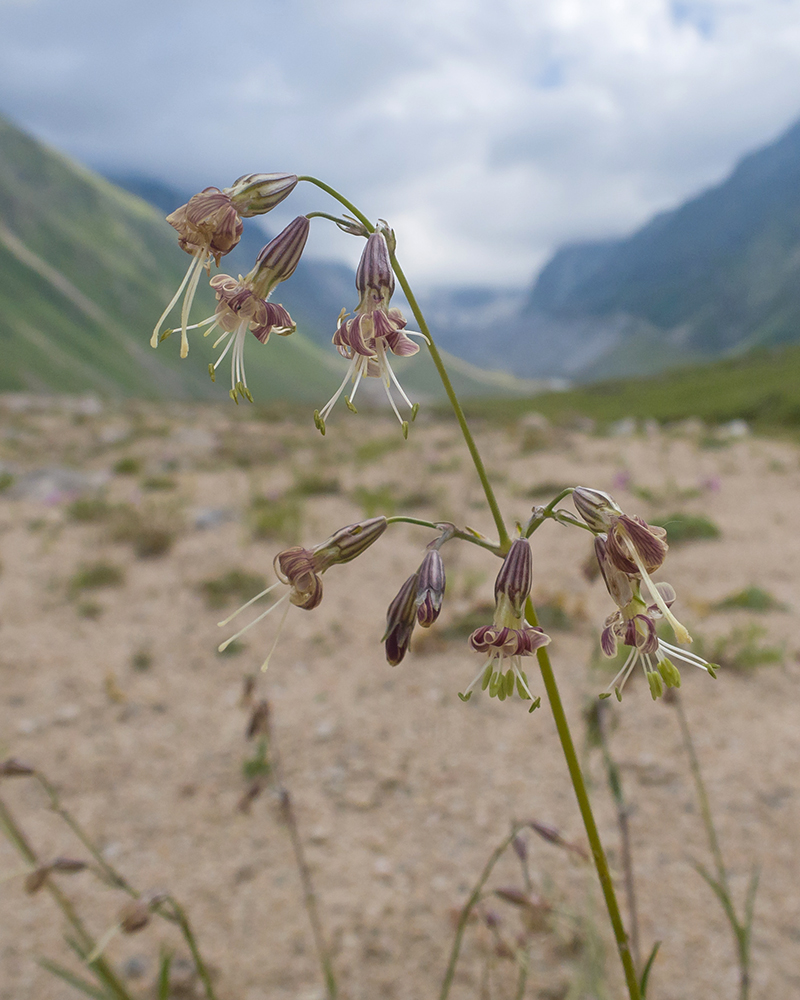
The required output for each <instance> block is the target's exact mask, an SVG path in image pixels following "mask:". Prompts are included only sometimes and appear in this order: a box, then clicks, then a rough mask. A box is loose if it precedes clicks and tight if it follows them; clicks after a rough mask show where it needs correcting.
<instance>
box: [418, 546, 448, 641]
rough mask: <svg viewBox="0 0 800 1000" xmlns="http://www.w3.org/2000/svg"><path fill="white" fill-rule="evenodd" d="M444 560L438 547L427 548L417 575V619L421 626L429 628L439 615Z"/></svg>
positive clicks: (442, 591)
mask: <svg viewBox="0 0 800 1000" xmlns="http://www.w3.org/2000/svg"><path fill="white" fill-rule="evenodd" d="M444 588H445V576H444V562H443V561H442V557H441V555H440V554H439V550H438V549H429V550H428V551H427V552H426V554H425V558H424V559H423V560H422V565H421V566H420V568H419V573H418V575H417V593H416V597H415V604H416V606H417V621H418V622H419V623H420V625H421V626H422V627H423V628H430V626H431V625H433V623H434V622H435V621H436V619H437V618H438V617H439V612H440V611H441V610H442V598H443V597H444Z"/></svg>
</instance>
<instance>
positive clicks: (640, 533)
mask: <svg viewBox="0 0 800 1000" xmlns="http://www.w3.org/2000/svg"><path fill="white" fill-rule="evenodd" d="M572 499H573V501H574V503H575V507H576V509H577V511H578V513H579V514H580V515H581V517H582V518H583V520H584V521H585V522H586V523H587V524H588V525H589V527H590V528H591V529H592V531H594V532H595V542H594V547H595V555H596V556H597V563H598V566H599V567H600V573H601V574H602V577H603V580H604V582H605V585H606V589H607V590H608V592H609V594H610V595H611V597H612V599H613V600H614V603H615V604H616V605H617V610H616V611H614V612H613V614H611V615H609V617H608V618H607V619H606V623H605V627H604V628H603V631H602V634H601V638H600V645H601V648H602V651H603V653H604V655H605V656H608V657H609V658H611V657H614V656H616V653H617V647H618V645H620V644H621V645H623V646H627V647H629V649H630V653H629V654H628V656H627V658H626V660H625V663H624V664H623V666H622V669H621V670H620V671H619V673H618V674H617V676H616V677H615V678H614V680H613V681H612V682H611V684H610V685H609V688H608V690H607V691H605V692H604V693H603V694H602V695H601V697H605V698H607V697H609V696H610V694H611V692H612V690H613V691H614V693H615V694H616V696H617V698H620V699H621V697H622V689H623V687H624V685H625V682H626V681H627V679H628V678H629V677H630V675H631V673H632V672H633V670H634V668H635V667H636V664H637V663H640V664H641V665H642V668H643V670H644V674H645V677H646V678H647V682H648V685H649V687H650V692H651V694H652V696H653V698H654V699H656V698H659V697H660V696H661V695H662V694H663V693H664V689H665V687H680V683H681V675H680V672H679V670H678V668H677V667H676V666H675V664H674V662H673V661H674V660H676V659H677V660H680V661H682V662H684V663H688V664H691V665H692V666H696V667H700V669H702V670H705V671H707V672H708V673H710V674H711V676H712V677H713V676H715V665H714V664H712V663H708V662H706V660H704V659H703V658H702V657H700V656H697V655H696V654H695V653H691V652H689V651H687V650H684V649H681V648H680V647H678V646H675V645H673V644H672V643H669V642H666V641H664V640H663V639H660V638H659V637H658V634H657V631H656V623H657V622H658V620H659V619H661V618H663V619H665V620H666V621H667V622H668V623H669V624H670V625H671V627H672V629H673V631H674V633H675V636H676V638H677V639H678V641H679V642H684V643H690V642H691V641H692V637H691V636H690V635H689V632H688V630H687V629H686V627H685V626H684V625H682V624H681V623H680V622H679V621H678V619H677V618H676V617H675V616H674V614H673V613H672V611H671V610H670V608H671V606H672V604H673V603H674V601H675V596H676V595H675V591H674V589H673V588H672V587H671V586H670V584H668V583H655V582H654V581H653V580H652V579H651V576H650V574H651V573H654V572H655V571H656V570H657V569H658V568H659V567H660V566H661V564H662V563H663V562H664V558H665V557H666V554H667V549H668V546H667V542H666V531H665V530H664V529H663V528H661V527H658V526H656V525H651V524H647V522H645V521H643V520H642V519H641V518H640V517H631V516H630V515H628V514H625V513H624V512H623V511H622V510H621V508H620V507H619V506H618V505H617V504H616V503H615V502H614V500H612V498H611V497H610V496H609V495H608V494H607V493H603V492H602V491H600V490H592V489H588V488H587V487H583V486H581V487H578V488H577V489H575V490H574V491H573V494H572ZM642 588H644V590H645V593H646V595H647V597H645V596H643V594H642Z"/></svg>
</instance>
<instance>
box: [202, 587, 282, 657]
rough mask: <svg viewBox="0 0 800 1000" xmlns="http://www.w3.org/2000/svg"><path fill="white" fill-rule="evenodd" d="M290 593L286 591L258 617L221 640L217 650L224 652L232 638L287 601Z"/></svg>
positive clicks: (241, 633)
mask: <svg viewBox="0 0 800 1000" xmlns="http://www.w3.org/2000/svg"><path fill="white" fill-rule="evenodd" d="M290 593H291V591H287V592H286V593H285V594H284V595H283V597H282V598H281V599H280V600H279V601H276V603H275V604H273V605H271V606H270V607H268V608H267V610H266V611H262V612H261V614H260V615H259V616H258V618H254V619H253V620H252V621H251V622H250V624H249V625H245V627H244V628H240V629H239V631H238V632H237V633H236V634H235V635H232V636H231V637H230V639H226V640H225V642H221V643H220V644H219V646H217V652H218V653H224V652H225V650H226V649H227V648H228V646H230V644H231V643H232V642H233V641H234V639H238V638H239V636H240V635H244V633H245V632H247V630H248V629H251V628H252V627H253V626H254V625H257V624H258V623H259V622H260V621H261V619H262V618H266V617H267V615H269V614H271V613H272V612H273V611H274V610H275V608H278V607H280V606H281V604H283V603H284V601H288V599H289V594H290Z"/></svg>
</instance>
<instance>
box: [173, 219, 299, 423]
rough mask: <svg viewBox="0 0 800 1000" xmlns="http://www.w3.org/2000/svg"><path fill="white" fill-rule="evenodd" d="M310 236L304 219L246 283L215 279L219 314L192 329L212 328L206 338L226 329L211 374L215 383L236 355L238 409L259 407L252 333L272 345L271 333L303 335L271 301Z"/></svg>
mask: <svg viewBox="0 0 800 1000" xmlns="http://www.w3.org/2000/svg"><path fill="white" fill-rule="evenodd" d="M308 230H309V221H308V219H307V218H306V217H305V216H304V215H300V216H298V217H297V218H296V219H295V220H294V221H293V222H290V223H289V225H288V226H287V227H286V228H285V229H284V230H283V231H282V232H281V233H279V234H278V235H277V236H276V237H275V239H274V240H272V241H271V242H270V243H268V244H267V245H266V246H265V247H264V249H263V250H262V251H261V253H260V254H259V255H258V257H257V258H256V263H255V267H254V268H253V270H252V271H250V272H249V274H248V275H247V276H246V277H244V278H243V277H242V276H241V275H239V277H238V279H237V278H232V277H231V276H230V275H229V274H217V275H215V276H214V277H213V278H212V279H211V287H212V288H213V289H214V291H215V292H216V295H217V301H218V305H217V308H216V310H215V311H214V314H213V315H212V316H209V317H208V319H205V320H202V321H201V322H200V323H195V324H194V325H193V326H190V327H187V329H189V330H193V329H196V328H198V327H203V326H208V329H207V330H206V331H205V334H204V336H206V337H207V336H209V334H210V333H212V332H213V331H214V330H216V329H217V328H218V327H219V328H221V329H222V333H221V334H220V336H219V337H218V338H217V340H216V341H215V342H214V347H217V345H218V344H221V343H223V342H224V341H225V340H227V341H228V342H227V344H225V347H224V349H223V351H222V353H221V354H220V356H219V357H218V358H217V360H216V362H214V364H210V365H209V366H208V370H209V374H210V375H211V378H212V379H213V378H214V376H215V373H216V370H217V368H218V367H219V365H220V364H221V363H222V361H223V360H224V359H225V357H226V356H227V354H228V352H229V351H230V352H231V388H230V396H231V399H232V400H233V401H234V402H235V403H238V402H239V398H238V397H239V396H242V398H246V399H249V400H250V402H252V401H253V397H252V395H251V394H250V390H249V389H248V388H247V377H246V375H245V370H244V344H245V340H246V339H247V334H248V331H249V332H250V333H252V334H253V336H254V337H255V338H256V340H258V341H260V342H261V343H262V344H266V343H267V341H268V340H269V337H270V334H271V333H274V334H277V336H279V337H288V336H289V335H290V334H292V333H294V331H295V330H296V329H297V326H296V324H295V322H294V320H293V319H292V317H291V316H290V315H289V313H288V312H287V311H286V309H284V307H283V306H282V305H280V304H278V303H273V302H268V301H267V299H268V297H269V296H270V295H271V293H272V291H273V289H274V288H275V287H276V286H277V285H278V284H279V283H280V282H281V281H285V280H286V279H287V278H290V277H291V276H292V274H294V271H295V268H296V267H297V265H298V263H299V261H300V257H301V255H302V253H303V250H304V248H305V245H306V240H307V239H308ZM209 324H211V325H210V326H209Z"/></svg>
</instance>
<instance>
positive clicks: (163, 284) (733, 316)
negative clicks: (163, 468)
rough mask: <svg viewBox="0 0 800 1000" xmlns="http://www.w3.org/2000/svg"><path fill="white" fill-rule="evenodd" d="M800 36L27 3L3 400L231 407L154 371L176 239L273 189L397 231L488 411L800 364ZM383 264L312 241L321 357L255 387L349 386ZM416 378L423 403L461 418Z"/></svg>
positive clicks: (443, 0) (305, 353)
mask: <svg viewBox="0 0 800 1000" xmlns="http://www.w3.org/2000/svg"><path fill="white" fill-rule="evenodd" d="M799 13H800V4H798V3H796V2H779V0H765V2H759V3H756V2H755V0H752V2H747V0H745V2H730V0H708V2H705V0H698V2H693V0H686V2H684V0H680V2H679V0H670V2H666V0H647V2H644V3H642V2H634V0H621V2H620V0H616V2H612V0H603V2H600V3H594V2H591V3H590V2H580V0H574V2H569V3H563V2H555V0H553V2H550V0H546V2H542V3H536V4H530V3H527V2H524V0H517V2H515V0H507V2H501V3H499V4H493V5H491V6H490V5H489V4H487V3H485V2H480V0H472V2H470V0H462V2H452V0H435V2H432V3H431V2H428V0H425V2H422V0H411V2H409V3H407V4H404V5H403V7H402V9H399V8H397V7H396V6H395V5H393V4H390V3H388V2H382V0H379V2H359V0H334V2H330V3H322V2H314V0H301V2H298V3H292V4H289V3H285V2H282V0H269V2H266V3H262V2H252V3H250V2H243V0H234V2H232V3H228V4H226V5H224V7H223V6H218V5H211V4H209V3H206V2H204V0H200V2H193V3H187V2H183V0H174V2H172V3H170V4H168V5H163V4H158V3H155V2H152V3H150V2H143V3H137V4H135V5H134V4H129V3H113V4H108V3H101V2H93V0H71V2H70V3H67V4H64V3H57V2H55V0H52V2H48V0H3V2H2V3H1V4H0V22H1V24H2V31H0V113H2V114H4V115H5V116H6V117H5V119H4V121H3V131H2V139H3V141H2V147H1V148H0V211H2V221H3V233H4V238H3V241H2V245H0V253H2V255H3V274H4V277H3V278H2V279H1V280H2V284H0V303H1V304H2V309H0V324H2V326H0V329H2V331H3V335H4V338H5V343H6V347H5V351H6V363H5V364H4V368H3V372H2V374H1V375H0V388H3V389H25V388H33V387H35V386H39V387H42V386H47V387H48V388H50V389H54V390H58V389H59V388H62V389H65V390H67V391H74V390H78V389H80V390H84V389H88V388H92V387H94V388H96V389H97V390H98V391H100V392H104V391H109V392H112V393H114V392H123V393H127V394H131V393H133V394H142V393H143V392H144V393H148V394H151V395H152V394H155V395H159V394H163V393H164V392H165V391H169V393H170V394H175V393H178V394H179V395H184V396H187V395H188V396H198V395H200V396H203V395H210V394H211V393H212V392H213V391H214V390H212V388H211V386H210V385H208V384H207V382H206V380H205V375H204V366H203V365H200V366H199V369H195V370H194V371H192V372H190V371H188V370H181V369H179V368H178V366H177V365H176V363H175V358H174V357H173V356H172V355H173V354H174V351H172V350H171V348H172V346H173V345H168V346H167V348H166V349H165V350H162V351H161V352H159V354H158V356H157V359H156V358H155V357H152V358H148V359H145V358H144V357H139V356H138V355H139V350H138V348H139V347H141V348H142V353H146V351H144V348H145V347H146V340H147V336H146V335H147V333H148V331H149V329H150V323H151V320H150V317H153V316H155V315H158V313H159V312H160V305H159V303H161V302H162V301H164V303H165V302H166V301H168V297H169V295H170V290H171V289H172V288H173V287H174V283H175V280H176V277H177V276H179V275H180V273H181V272H182V270H183V268H184V267H185V264H186V259H185V256H184V255H183V254H182V253H181V252H180V251H179V250H178V249H177V248H176V247H175V245H174V240H173V234H172V230H171V229H170V228H169V227H168V226H166V225H165V224H164V222H163V215H164V214H165V213H166V212H168V211H171V210H172V209H173V208H174V207H176V206H177V205H178V204H180V203H182V202H184V201H185V200H186V199H187V198H188V197H189V196H190V195H191V194H192V193H194V192H195V191H197V190H199V189H201V188H202V187H205V186H207V185H216V186H220V187H224V186H226V185H228V184H230V183H231V182H232V181H233V180H234V178H235V177H237V176H239V175H240V174H242V173H246V172H252V171H273V170H278V171H294V172H297V173H308V174H314V175H317V176H320V177H322V178H324V179H325V180H327V181H328V182H330V183H331V184H333V185H334V186H336V187H338V188H339V189H340V190H342V191H343V192H344V193H346V194H347V195H348V196H349V197H351V198H353V199H355V200H356V202H357V203H358V204H359V205H360V206H361V208H362V209H363V210H364V211H365V212H366V213H367V214H369V215H371V216H372V217H379V216H380V217H384V218H386V219H388V220H389V221H390V223H391V224H392V225H393V227H394V228H395V229H396V231H397V232H398V234H399V240H400V244H399V252H400V253H401V255H402V256H401V259H402V260H403V261H404V262H405V264H406V268H407V271H408V273H409V276H410V279H411V281H412V284H414V286H415V287H418V288H419V290H420V291H421V293H422V298H423V301H424V304H425V306H426V308H427V309H428V310H429V312H430V319H431V321H432V324H433V329H434V330H435V331H436V332H438V334H439V336H440V339H441V341H442V344H443V346H445V347H446V348H447V349H448V350H450V351H451V352H452V353H454V354H456V355H457V356H458V357H460V358H462V359H464V360H465V361H466V362H468V363H471V364H473V365H476V366H478V370H472V371H471V370H470V369H468V368H464V369H463V371H464V375H465V378H466V379H467V381H469V378H470V377H472V378H473V379H477V384H467V383H465V385H464V387H463V388H464V390H465V391H472V392H473V393H476V394H478V395H486V394H487V393H492V394H497V393H498V392H501V393H517V394H520V393H522V394H527V393H530V391H531V389H532V388H541V386H540V385H534V386H531V384H530V383H529V382H527V383H526V382H521V383H519V384H517V385H513V384H512V383H511V382H510V381H509V380H502V379H501V380H497V379H495V380H494V381H493V382H490V383H488V384H487V383H486V382H485V381H484V380H483V373H485V371H486V370H487V369H492V368H494V369H498V370H501V371H505V372H510V373H513V374H514V375H516V376H518V377H520V378H521V379H527V380H530V379H550V380H552V379H556V380H559V381H557V382H556V383H552V382H551V383H550V384H551V385H552V384H555V385H558V386H561V385H563V381H564V380H568V381H576V380H577V381H579V382H584V381H587V380H595V379H603V378H610V377H615V376H618V375H623V376H627V375H631V374H653V373H654V372H660V371H661V370H663V369H666V368H670V367H673V366H676V365H685V364H687V363H689V362H693V361H702V362H705V361H709V360H717V359H720V358H725V357H729V356H731V355H741V354H743V353H745V352H747V351H750V350H752V349H754V348H758V347H761V348H764V347H773V346H775V345H776V344H785V343H787V342H792V341H795V340H796V339H797V331H798V322H797V321H798V318H800V281H798V274H797V271H798V268H800V262H799V261H798V254H797V251H798V248H799V247H800V194H798V192H800V185H798V183H797V181H798V177H799V176H800V126H798V125H797V123H796V119H797V117H798V115H800V97H799V96H798V86H797V80H798V76H799V75H800V20H798V14H799ZM32 140H36V141H32ZM40 143H44V144H45V145H43V146H42V145H40ZM59 154H66V156H68V157H70V158H71V159H69V160H66V159H64V157H63V156H61V155H59ZM83 168H88V170H87V169H83ZM89 171H91V172H89ZM98 175H99V176H102V177H104V178H106V179H108V180H110V181H111V182H112V183H113V184H114V185H115V186H117V187H118V188H123V189H125V190H127V191H128V192H133V193H134V194H135V195H137V196H139V197H140V198H141V199H144V200H145V201H146V202H148V204H149V205H150V206H156V208H154V209H153V210H152V211H147V210H146V209H145V207H144V206H143V205H142V204H139V203H135V202H133V201H131V200H130V199H126V198H124V197H122V196H120V195H119V192H118V190H117V189H116V188H115V189H112V188H111V187H109V186H108V185H107V184H103V183H101V182H100V181H99V178H98ZM156 209H157V211H156ZM310 209H329V210H332V209H333V206H332V203H331V202H330V201H329V200H327V199H326V198H325V196H323V195H321V193H320V192H318V191H316V190H315V189H313V188H311V187H309V186H307V185H306V186H301V189H300V190H299V191H297V192H296V193H295V195H294V196H293V197H292V198H291V199H289V201H288V202H287V203H284V204H283V205H281V206H280V207H279V208H278V209H277V210H276V211H275V212H274V213H273V214H272V215H270V216H269V217H268V218H267V219H266V220H265V222H264V223H263V224H264V226H266V229H263V228H262V226H261V223H260V222H251V223H248V226H247V228H246V233H245V240H244V243H243V246H242V247H241V248H239V249H238V250H237V251H235V252H234V254H233V255H231V256H230V257H229V258H227V259H226V264H225V266H224V267H223V270H225V269H226V268H227V269H228V270H232V271H233V273H234V274H235V273H237V270H240V271H245V270H246V269H249V266H250V264H251V262H252V259H253V256H254V254H255V253H256V252H257V250H258V248H259V247H260V245H262V244H263V242H264V241H265V239H266V237H267V236H268V235H269V234H270V233H272V234H274V233H275V232H276V231H277V229H278V227H280V226H282V225H283V224H285V223H286V222H287V221H288V220H289V219H291V218H292V217H293V216H294V215H295V214H297V213H298V212H305V211H308V210H310ZM159 214H160V215H161V217H162V218H161V220H159ZM359 242H360V241H358V240H357V239H353V238H352V237H346V236H344V235H343V234H341V233H340V232H339V231H338V230H336V229H335V227H333V226H332V225H330V224H328V223H325V222H322V221H318V222H316V223H315V224H314V227H313V232H312V236H311V240H310V243H309V247H308V250H307V253H306V259H305V260H304V262H303V266H302V267H301V270H300V271H299V272H298V274H297V276H296V277H295V279H294V280H293V281H292V282H290V283H289V284H288V285H286V286H284V287H283V288H282V289H281V293H282V295H281V298H282V299H283V300H285V303H286V304H287V305H288V306H289V307H290V308H291V309H292V310H293V311H295V312H296V313H297V316H296V317H295V318H296V319H297V320H298V321H299V324H300V330H301V334H302V335H303V336H302V337H300V338H298V341H297V342H296V343H295V344H293V345H292V346H291V347H289V345H288V344H287V345H284V344H280V345H278V346H277V347H275V346H273V345H271V346H270V349H269V362H268V364H269V368H270V371H271V373H272V374H270V373H269V372H262V373H261V374H260V375H259V374H258V373H256V370H255V366H254V365H251V371H252V372H253V377H254V378H255V379H256V382H257V386H258V388H259V389H262V390H264V391H269V392H272V393H274V392H275V391H276V389H277V390H278V391H280V392H282V393H283V394H284V395H289V394H291V393H292V392H297V391H301V392H302V389H300V390H298V389H297V387H296V385H295V384H294V383H295V382H296V379H294V380H293V378H292V377H291V373H290V372H289V370H290V369H291V368H292V367H293V366H294V367H295V368H297V367H300V366H302V367H303V368H304V369H305V371H306V372H313V374H312V375H310V376H309V382H310V387H309V389H308V390H307V391H306V393H305V394H306V395H309V394H312V395H314V396H315V398H316V394H317V389H318V384H317V383H319V382H320V381H321V382H323V383H325V385H328V384H330V385H331V386H334V385H335V384H336V373H335V371H333V372H332V371H331V370H330V366H331V365H333V366H334V367H335V366H336V364H337V359H335V358H333V357H332V356H331V355H330V354H329V348H328V347H327V345H328V344H329V340H330V336H331V333H332V331H333V329H334V328H335V327H334V323H335V318H336V316H337V315H338V313H339V310H340V309H341V308H342V306H347V307H348V308H352V306H353V305H354V304H355V298H354V291H353V287H352V267H353V265H354V264H355V262H356V261H357V259H358V255H359V252H360V246H359ZM31 254H33V255H34V256H35V257H36V259H37V261H38V262H39V264H38V265H37V264H36V263H34V261H33V258H32V257H31ZM41 262H44V263H45V265H47V267H49V268H52V269H53V270H51V271H47V269H46V268H43V267H42V266H41ZM59 279H63V280H65V281H67V282H68V283H69V285H70V288H71V289H73V290H77V291H78V292H79V293H80V295H81V296H83V297H84V298H83V299H82V300H81V301H82V303H83V305H84V306H86V305H87V301H86V300H87V299H88V300H90V301H91V303H92V304H94V305H95V306H97V307H99V308H100V310H101V312H102V316H101V314H100V313H94V314H93V315H89V313H91V309H90V310H89V313H87V311H86V309H83V310H81V307H80V306H79V305H77V300H76V297H75V296H74V295H72V296H70V295H68V294H67V293H66V291H65V286H64V285H63V283H61V284H60V283H59ZM34 288H38V289H39V290H40V291H45V290H46V292H47V296H48V297H49V299H50V300H51V306H52V310H53V311H52V314H51V315H49V316H47V317H45V316H44V315H43V313H42V308H41V306H40V305H38V304H35V303H34V302H33V301H32V300H33V298H34V297H35V296H34V294H33V289H34ZM209 304H210V300H209V299H208V297H206V300H205V304H204V305H202V306H201V307H199V308H205V306H206V305H209ZM76 310H77V313H76ZM203 315H205V313H204V314H203ZM198 316H199V313H198ZM56 323H58V324H59V325H60V329H59V332H58V333H57V332H56V326H55V325H54V324H56ZM76 324H77V325H78V326H80V327H82V328H83V335H84V340H81V334H80V332H79V331H77V330H75V329H74V326H75V325H76ZM110 328H113V329H114V330H115V331H116V332H117V333H118V334H120V335H121V336H122V337H123V340H124V341H131V342H132V343H131V344H129V346H128V352H129V354H130V353H131V352H132V353H133V354H135V355H136V359H135V363H134V364H133V365H132V366H131V365H130V364H126V366H125V368H126V370H125V371H124V372H119V371H114V370H112V369H113V367H114V364H113V358H106V357H104V350H105V348H104V346H103V344H101V343H98V342H99V341H106V342H107V341H108V339H109V329H110ZM34 330H35V334H34V333H33V331H34ZM56 337H57V339H58V341H59V348H60V350H61V352H62V356H61V362H62V363H61V364H60V365H59V367H58V371H57V372H55V373H54V372H53V371H52V362H51V363H50V365H49V366H48V357H47V355H48V353H49V352H48V351H47V350H46V347H47V346H48V341H50V340H51V338H56ZM304 338H306V339H307V342H306V343H304V344H302V348H301V346H300V343H301V342H302V341H303V339H304ZM250 346H251V345H248V347H250ZM317 347H324V348H326V349H325V351H324V353H321V352H320V351H318V350H316V348H317ZM167 354H169V355H170V357H162V355H167ZM792 357H793V356H792ZM785 363H786V362H785V359H784V361H782V362H781V365H782V366H784V365H785ZM263 364H264V365H266V364H267V362H266V361H265V362H263ZM184 367H188V366H184ZM416 367H417V368H418V371H417V372H416V373H415V374H412V376H411V379H412V386H413V387H414V388H416V389H417V391H418V394H421V396H422V397H424V396H425V395H426V394H431V393H434V394H435V392H436V389H435V383H434V382H433V380H431V379H428V378H426V376H425V375H424V373H422V367H420V366H416ZM93 369H94V370H93ZM284 369H286V371H284ZM198 370H199V371H200V375H199V376H198V374H197V371H198ZM276 371H281V372H283V375H285V376H286V377H283V376H281V377H277V376H276V375H275V372H276ZM287 372H288V374H287ZM259 379H260V380H261V381H260V382H259ZM415 380H416V381H417V383H418V384H416V385H414V381H415ZM312 387H313V388H312ZM501 387H502V388H501Z"/></svg>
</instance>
